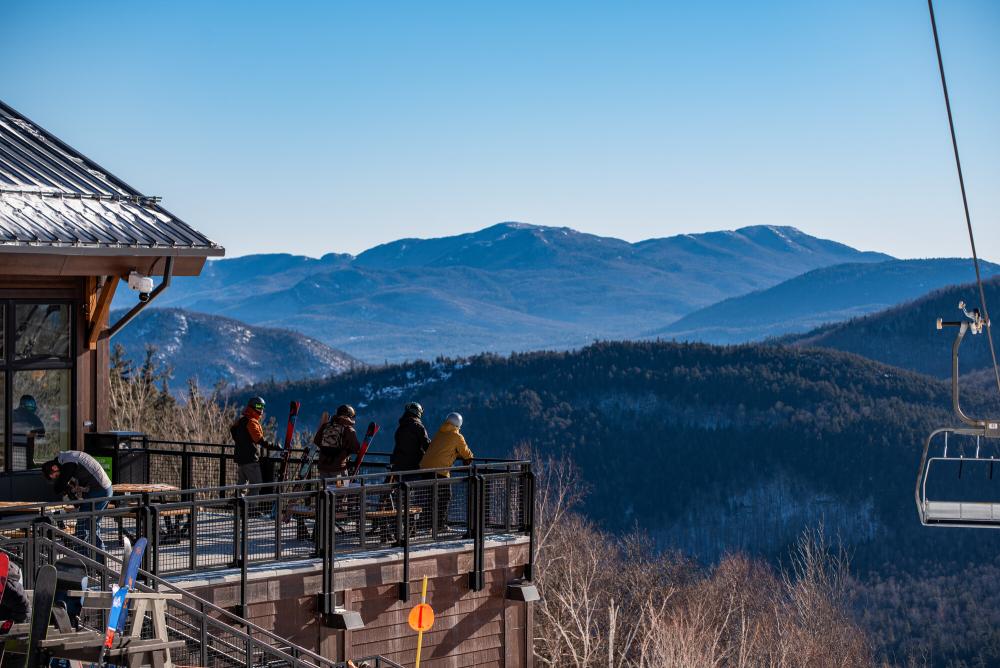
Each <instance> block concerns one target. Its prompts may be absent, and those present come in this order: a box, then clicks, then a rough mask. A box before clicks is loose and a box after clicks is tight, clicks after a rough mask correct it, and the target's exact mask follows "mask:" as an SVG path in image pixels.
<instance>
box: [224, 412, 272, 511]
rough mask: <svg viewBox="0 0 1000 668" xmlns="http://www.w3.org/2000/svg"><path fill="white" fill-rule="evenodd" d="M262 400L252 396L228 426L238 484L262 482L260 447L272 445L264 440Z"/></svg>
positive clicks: (253, 492) (268, 447)
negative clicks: (238, 415)
mask: <svg viewBox="0 0 1000 668" xmlns="http://www.w3.org/2000/svg"><path fill="white" fill-rule="evenodd" d="M264 406H265V403H264V400H263V399H262V398H261V397H253V398H251V399H250V401H248V402H247V406H246V408H244V409H243V415H241V416H240V419H239V420H237V421H236V422H234V423H233V424H232V426H230V427H229V433H230V434H232V436H233V442H234V443H236V465H237V466H238V467H239V473H238V474H237V478H238V482H237V484H239V485H247V484H249V485H257V484H260V483H262V482H264V479H263V476H262V475H261V470H260V455H261V448H266V449H270V448H272V447H273V446H272V445H271V444H270V443H268V442H267V441H266V440H264V427H263V426H261V423H260V422H261V420H262V419H263V418H264ZM257 492H258V488H253V489H250V491H249V493H250V494H257Z"/></svg>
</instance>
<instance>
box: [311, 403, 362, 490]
mask: <svg viewBox="0 0 1000 668" xmlns="http://www.w3.org/2000/svg"><path fill="white" fill-rule="evenodd" d="M355 415H356V414H355V412H354V408H353V407H351V406H348V405H347V404H344V405H342V406H339V407H338V408H337V412H336V414H335V415H334V416H333V417H332V418H330V420H329V421H328V422H327V423H326V424H324V425H323V426H321V427H320V428H319V431H317V432H316V436H315V437H313V444H314V445H316V446H317V447H318V448H319V476H320V477H321V478H336V477H339V476H343V475H346V474H347V461H348V459H350V457H351V455H356V454H358V452H360V451H361V443H359V442H358V434H357V432H356V431H355V429H354V419H355Z"/></svg>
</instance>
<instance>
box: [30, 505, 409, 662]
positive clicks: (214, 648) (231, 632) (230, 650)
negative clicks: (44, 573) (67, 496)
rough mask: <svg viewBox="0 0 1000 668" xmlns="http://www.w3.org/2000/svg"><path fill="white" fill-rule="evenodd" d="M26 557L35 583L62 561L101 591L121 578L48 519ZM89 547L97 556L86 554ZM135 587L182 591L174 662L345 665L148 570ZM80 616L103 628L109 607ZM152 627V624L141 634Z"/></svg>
mask: <svg viewBox="0 0 1000 668" xmlns="http://www.w3.org/2000/svg"><path fill="white" fill-rule="evenodd" d="M26 544H27V546H28V548H29V549H28V550H27V552H25V553H24V556H25V557H26V558H27V562H26V568H25V575H26V580H27V581H26V583H25V584H26V585H27V586H28V587H29V588H30V587H32V586H33V582H32V581H31V580H32V579H31V578H30V577H27V576H29V574H31V573H34V572H35V570H36V567H37V566H40V565H42V564H46V563H49V564H59V563H67V562H69V561H72V562H75V563H76V564H82V566H83V569H84V570H85V572H86V575H87V577H88V579H89V582H90V583H91V587H94V586H97V587H98V588H99V589H101V590H107V589H108V588H109V587H110V585H111V583H113V582H115V581H117V579H118V571H119V570H120V568H121V560H120V558H118V557H116V556H115V555H113V554H110V553H108V552H104V551H100V550H95V548H93V546H91V545H88V544H84V543H81V541H80V540H79V539H78V538H77V537H75V536H74V535H72V534H69V533H67V532H65V531H63V530H61V529H59V528H57V527H56V526H54V525H53V524H50V523H48V522H45V521H41V519H39V520H38V521H35V522H33V523H32V525H31V527H30V530H29V533H28V535H27V536H26ZM83 551H85V552H90V553H91V554H92V556H93V557H94V558H91V557H90V556H85V555H82V554H81V552H83ZM139 576H140V579H139V582H138V583H137V589H139V590H140V591H158V592H161V593H169V594H174V595H177V596H179V598H178V599H170V600H168V601H167V602H166V618H167V619H166V621H167V634H168V637H169V639H170V640H180V641H183V643H184V645H183V647H181V648H180V649H177V650H174V651H173V652H172V660H173V662H174V664H175V665H198V666H206V667H209V666H211V667H213V668H216V667H218V668H223V667H226V668H228V667H235V666H244V667H247V668H250V667H257V666H260V667H265V666H266V667H267V668H276V667H284V666H287V667H288V668H342V667H343V666H346V664H345V663H341V662H337V661H334V660H332V659H328V658H325V657H323V656H322V655H320V654H318V653H316V652H313V651H311V650H308V649H305V648H303V647H300V646H297V645H294V644H292V643H290V642H289V641H288V640H287V639H285V638H282V637H281V636H279V635H277V634H275V633H273V632H271V631H268V630H267V629H264V628H262V627H260V626H258V625H256V624H254V623H253V622H250V621H249V620H247V619H245V618H242V617H240V616H238V615H235V614H234V613H232V612H230V611H229V610H226V609H225V608H222V607H220V606H217V605H215V604H213V603H210V602H208V601H206V600H205V599H203V598H200V597H198V596H196V595H194V594H192V593H191V592H189V591H186V590H184V589H183V588H180V587H178V586H176V585H174V584H172V583H170V582H168V581H166V580H163V579H162V578H159V577H157V576H155V575H153V574H152V573H150V572H148V571H144V570H141V571H140V572H139ZM82 612H83V614H82V615H81V621H82V622H83V623H84V625H85V626H88V627H90V628H96V629H103V628H104V626H105V625H106V622H107V620H106V618H105V616H106V614H107V613H106V611H99V610H92V609H86V608H85V609H84V610H83V611H82ZM149 631H152V629H151V628H149V626H148V625H146V626H144V627H143V633H144V634H145V633H147V632H149ZM363 662H368V663H369V665H371V666H386V667H393V666H396V664H394V663H391V662H388V661H387V660H386V659H384V658H382V657H366V658H363V659H359V660H358V661H357V663H358V664H360V663H363Z"/></svg>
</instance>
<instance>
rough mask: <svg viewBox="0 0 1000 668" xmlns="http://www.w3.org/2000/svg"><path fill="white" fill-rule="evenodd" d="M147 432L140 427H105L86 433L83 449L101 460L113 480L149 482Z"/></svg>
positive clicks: (117, 481)
mask: <svg viewBox="0 0 1000 668" xmlns="http://www.w3.org/2000/svg"><path fill="white" fill-rule="evenodd" d="M145 443H146V435H145V434H143V433H141V432H138V431H103V432H92V433H88V434H84V435H83V451H84V452H86V453H87V454H88V455H91V456H92V457H93V458H94V459H96V460H97V461H99V462H100V463H101V466H103V467H104V470H105V471H107V473H108V477H109V478H111V484H113V485H117V484H118V483H121V482H131V483H148V482H149V453H148V452H147V451H146V444H145Z"/></svg>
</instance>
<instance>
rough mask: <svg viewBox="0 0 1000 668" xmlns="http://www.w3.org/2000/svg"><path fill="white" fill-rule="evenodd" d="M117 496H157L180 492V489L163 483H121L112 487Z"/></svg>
mask: <svg viewBox="0 0 1000 668" xmlns="http://www.w3.org/2000/svg"><path fill="white" fill-rule="evenodd" d="M111 489H112V490H113V491H114V493H115V494H124V495H126V496H127V495H129V494H156V493H160V492H179V491H181V488H180V487H177V486H176V485H168V484H166V483H163V482H120V483H118V484H117V485H112V486H111Z"/></svg>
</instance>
